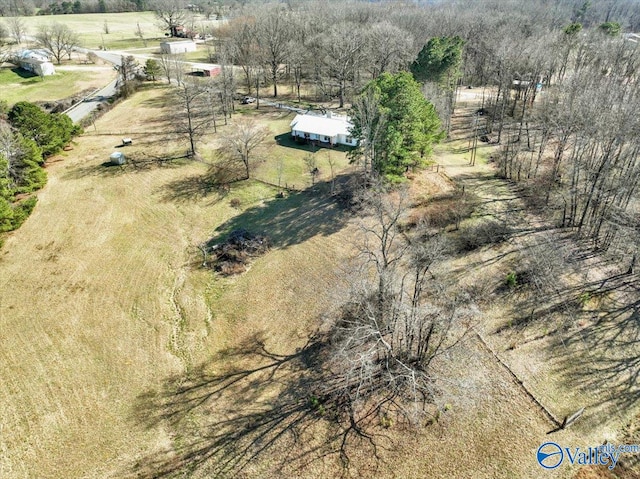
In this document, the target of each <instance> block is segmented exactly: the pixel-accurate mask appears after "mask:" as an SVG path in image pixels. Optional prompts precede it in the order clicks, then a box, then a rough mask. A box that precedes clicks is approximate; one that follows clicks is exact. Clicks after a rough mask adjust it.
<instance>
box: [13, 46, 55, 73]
mask: <svg viewBox="0 0 640 479" xmlns="http://www.w3.org/2000/svg"><path fill="white" fill-rule="evenodd" d="M12 63H15V64H16V65H18V66H19V67H20V68H22V69H24V70H27V71H30V72H32V73H35V74H36V75H40V76H48V75H54V74H55V73H56V69H55V67H54V66H53V63H51V61H50V60H49V53H48V52H47V51H46V50H23V51H21V52H20V53H18V54H17V55H16V56H15V60H14V61H12Z"/></svg>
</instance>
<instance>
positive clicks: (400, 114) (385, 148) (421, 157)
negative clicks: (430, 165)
mask: <svg viewBox="0 0 640 479" xmlns="http://www.w3.org/2000/svg"><path fill="white" fill-rule="evenodd" d="M371 92H372V93H373V95H372V93H371ZM360 96H361V97H365V96H369V97H370V96H374V97H375V98H376V99H377V108H376V110H377V113H376V116H377V119H374V120H373V121H378V122H379V124H380V131H379V133H378V134H377V135H376V137H375V138H374V139H372V140H370V141H373V142H375V148H374V149H375V151H376V157H375V158H374V159H372V168H373V170H374V171H375V172H376V173H378V174H380V175H382V176H385V177H386V178H387V179H389V180H392V181H398V180H401V178H402V176H403V175H404V174H405V173H406V172H407V171H408V170H409V169H410V168H415V167H419V166H423V165H424V163H425V162H426V160H427V158H428V157H429V155H430V154H431V151H432V146H433V144H435V143H437V142H439V141H440V140H441V139H442V138H443V137H444V134H443V131H442V129H441V125H440V119H439V118H438V115H437V113H436V111H435V108H434V107H433V105H432V104H431V103H430V102H429V101H427V100H426V99H425V97H424V95H423V94H422V91H421V90H420V85H419V84H418V83H417V82H416V81H415V80H414V79H413V77H412V76H411V74H410V73H408V72H400V73H396V74H395V75H391V74H389V73H383V74H382V75H380V76H379V77H378V78H376V79H375V80H372V81H370V82H369V83H368V84H367V85H366V86H365V88H364V89H363V91H362V93H361V95H360ZM352 121H353V125H354V127H353V129H352V134H353V135H354V136H355V137H356V138H358V139H359V146H360V148H362V147H364V146H365V145H364V143H365V142H366V141H367V140H366V139H365V138H364V137H365V136H366V135H365V134H364V131H363V130H364V128H363V127H365V125H364V121H365V119H363V118H361V117H360V115H359V114H358V111H357V110H354V111H353V112H352ZM368 121H371V119H368ZM356 155H357V152H356Z"/></svg>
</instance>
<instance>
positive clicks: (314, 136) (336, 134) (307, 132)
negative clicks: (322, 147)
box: [290, 112, 357, 146]
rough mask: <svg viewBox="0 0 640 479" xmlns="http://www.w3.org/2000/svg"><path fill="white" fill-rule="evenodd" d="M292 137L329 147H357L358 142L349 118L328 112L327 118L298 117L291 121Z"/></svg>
mask: <svg viewBox="0 0 640 479" xmlns="http://www.w3.org/2000/svg"><path fill="white" fill-rule="evenodd" d="M290 126H291V136H293V137H294V138H296V139H298V138H299V139H305V140H308V141H318V142H321V143H328V144H329V145H348V146H355V145H356V143H357V140H356V139H355V138H353V137H352V136H351V128H353V124H352V123H351V122H350V121H349V117H347V116H343V115H335V114H332V113H331V112H327V114H326V115H325V116H319V115H312V114H309V113H305V114H304V115H296V117H295V118H294V119H293V120H292V121H291V124H290Z"/></svg>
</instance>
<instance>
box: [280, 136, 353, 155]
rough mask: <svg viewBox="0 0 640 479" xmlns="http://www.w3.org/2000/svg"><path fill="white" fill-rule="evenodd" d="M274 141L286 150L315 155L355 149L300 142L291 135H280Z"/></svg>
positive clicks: (313, 142) (314, 142)
mask: <svg viewBox="0 0 640 479" xmlns="http://www.w3.org/2000/svg"><path fill="white" fill-rule="evenodd" d="M274 139H275V140H276V143H277V144H278V145H279V146H284V147H286V148H295V149H296V150H304V151H308V152H309V153H315V152H317V151H320V150H329V151H332V150H333V151H340V152H342V153H347V152H349V151H351V150H353V147H350V146H346V145H333V146H329V145H328V144H327V143H321V142H318V141H310V142H298V141H296V140H294V139H293V138H292V137H291V133H282V134H280V135H276V136H275V137H274Z"/></svg>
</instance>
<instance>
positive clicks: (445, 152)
mask: <svg viewBox="0 0 640 479" xmlns="http://www.w3.org/2000/svg"><path fill="white" fill-rule="evenodd" d="M468 105H469V104H468ZM477 108H478V105H469V106H466V107H465V108H459V109H458V110H457V111H456V114H455V115H454V118H453V121H452V134H451V139H450V140H449V141H448V142H447V143H445V144H444V145H442V146H441V147H439V150H438V151H437V155H436V161H437V162H438V164H439V165H440V171H441V172H443V174H444V175H446V176H447V177H448V178H450V179H451V180H452V181H453V182H455V183H456V184H457V185H458V187H464V189H465V192H468V193H471V194H474V195H476V196H477V197H478V198H479V200H480V205H479V207H478V208H477V209H476V211H475V212H474V214H473V217H474V218H475V220H476V221H477V218H478V217H483V216H488V217H493V218H495V219H496V220H498V221H499V222H504V224H506V225H508V226H509V227H510V228H511V230H512V231H513V234H512V235H511V238H510V239H509V240H508V241H507V242H506V243H504V244H500V245H495V246H492V247H485V248H481V249H480V250H478V251H475V252H471V253H469V254H467V255H464V257H463V258H460V259H458V260H455V261H453V262H452V264H451V268H452V269H456V270H457V272H458V274H459V278H460V282H461V283H463V284H466V285H468V286H472V287H474V288H476V289H477V288H482V292H483V293H482V294H483V295H485V294H486V298H487V299H486V301H485V304H483V306H482V308H483V319H482V321H481V324H479V325H478V326H477V328H476V329H477V331H478V333H479V334H480V335H481V337H482V338H483V340H484V341H486V343H487V345H488V346H489V347H490V349H491V350H492V351H494V352H495V354H496V355H497V357H499V359H500V362H502V363H503V364H504V365H505V366H506V367H507V368H508V369H509V371H510V372H511V373H512V374H513V375H514V376H515V377H516V378H517V379H518V380H519V381H521V382H522V386H523V387H524V388H525V389H526V390H527V392H528V393H530V394H531V395H532V396H533V397H535V399H536V401H538V402H539V403H541V404H542V405H544V407H545V408H546V409H548V411H549V413H550V414H551V415H552V416H554V417H555V418H559V419H562V418H563V417H564V416H566V415H569V414H571V413H572V412H574V411H576V410H578V409H580V408H581V407H585V408H586V410H585V414H584V417H583V418H581V419H580V421H579V422H577V423H576V424H575V426H572V429H573V431H571V432H570V433H571V434H574V435H575V436H574V439H573V441H574V442H576V441H577V442H576V444H575V445H578V444H580V445H590V444H594V443H596V442H597V443H601V442H602V441H603V440H609V441H614V442H615V441H616V440H618V442H620V440H621V435H622V432H621V431H622V430H623V426H624V424H625V423H626V422H627V421H628V420H629V419H630V418H631V417H632V414H633V411H636V410H637V404H636V402H637V398H638V394H637V392H638V388H637V387H635V386H634V385H633V384H635V383H633V381H632V380H630V379H629V380H627V378H631V377H633V374H634V371H635V370H636V369H634V364H635V363H634V362H633V360H634V359H635V358H637V357H640V353H638V352H637V351H636V350H635V349H634V350H633V351H631V350H630V346H628V344H620V345H617V343H616V340H617V339H616V338H617V336H618V335H619V334H620V333H624V336H625V337H629V335H630V334H633V332H632V331H631V329H633V331H636V332H637V330H638V328H630V326H629V324H630V321H628V320H625V319H624V318H626V317H627V316H628V315H631V317H632V316H633V315H634V313H633V311H636V310H637V308H635V307H634V306H633V304H638V302H634V300H631V299H629V298H632V296H629V294H633V293H627V291H628V290H629V289H630V288H631V289H633V287H632V286H630V284H631V283H633V278H631V279H629V278H621V277H620V275H619V274H617V273H616V270H615V267H613V266H612V264H611V263H610V262H607V261H606V260H604V259H603V258H600V257H599V256H598V255H595V254H593V253H592V252H590V253H586V252H585V251H584V246H583V245H580V244H579V243H577V242H576V241H575V239H574V238H573V236H571V234H570V232H566V231H562V230H559V229H554V228H553V225H551V224H549V222H548V221H547V220H546V219H544V218H542V217H540V216H537V215H536V214H534V213H532V212H531V211H530V210H528V209H527V208H526V206H525V204H524V202H523V200H522V196H521V191H520V189H519V187H518V186H517V185H516V184H514V183H511V182H508V181H506V180H503V179H501V178H499V177H497V176H496V166H495V165H494V164H493V162H492V160H491V156H492V155H496V150H497V147H496V146H493V145H488V144H486V143H478V155H477V160H476V164H475V165H474V166H470V165H469V157H470V152H469V150H468V146H469V137H470V136H471V135H473V127H472V124H473V123H472V122H473V115H474V113H475V112H476V110H477ZM496 156H497V155H496ZM472 220H473V219H472ZM541 244H542V245H543V246H544V247H545V248H547V249H551V250H556V249H557V250H563V253H562V254H564V257H565V259H566V260H567V261H568V263H567V264H568V265H569V266H568V267H567V268H566V270H563V271H562V272H561V273H559V274H561V275H562V278H560V276H559V277H558V285H557V286H555V291H552V292H550V293H548V294H543V293H541V292H537V291H535V290H530V292H529V293H526V294H525V293H514V294H512V295H510V296H509V295H507V296H505V295H504V293H499V290H500V286H502V285H503V284H504V280H503V281H502V282H501V278H505V276H506V274H507V273H509V272H510V271H514V270H517V269H518V268H519V267H521V264H520V260H521V258H522V257H523V256H524V255H526V254H528V253H527V251H528V249H530V248H532V247H533V246H536V245H537V246H539V245H541ZM563 266H567V265H563ZM570 268H572V269H570ZM603 285H607V286H606V287H604V293H602V290H603ZM592 291H593V292H592ZM591 292H592V293H591ZM518 294H520V295H521V296H518ZM522 294H525V296H522ZM601 294H604V296H603V298H604V299H595V297H596V295H598V296H597V297H598V298H600V297H601ZM576 297H577V298H580V297H584V298H587V299H586V300H585V302H584V303H583V304H582V305H576V304H574V303H575V298H576ZM589 298H593V299H589ZM614 298H615V299H614ZM606 302H608V303H609V305H606V306H604V305H603V303H606ZM596 303H597V304H596ZM619 303H623V304H622V305H620V304H619ZM629 303H631V304H632V306H628V304H629ZM525 305H526V306H525ZM525 308H530V311H531V313H530V314H529V309H526V310H525ZM534 311H536V316H535V318H534V314H533V313H534ZM608 311H612V312H608ZM618 313H619V314H618ZM635 314H637V312H636V313H635ZM527 316H530V317H531V318H530V319H531V324H529V322H526V323H524V324H522V325H515V326H512V323H513V324H515V323H517V321H521V320H522V318H526V317H527ZM603 318H606V320H604V319H603ZM601 322H602V323H603V324H600V323H601ZM625 328H626V329H625ZM631 349H633V348H631ZM604 364H611V365H612V367H613V368H615V371H614V372H613V373H611V372H609V371H607V370H606V367H605V366H604ZM618 364H619V365H620V366H619V367H618ZM531 402H532V404H531V407H532V408H534V403H533V401H531ZM612 409H613V410H612ZM541 413H542V412H541ZM563 437H569V436H563ZM556 439H557V438H556Z"/></svg>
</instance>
